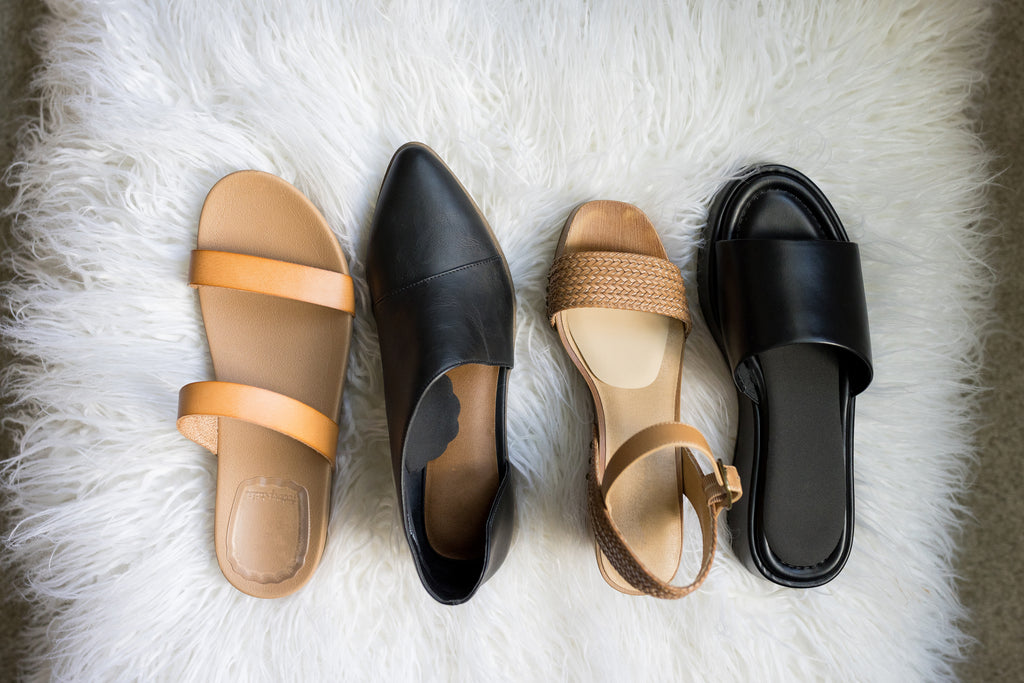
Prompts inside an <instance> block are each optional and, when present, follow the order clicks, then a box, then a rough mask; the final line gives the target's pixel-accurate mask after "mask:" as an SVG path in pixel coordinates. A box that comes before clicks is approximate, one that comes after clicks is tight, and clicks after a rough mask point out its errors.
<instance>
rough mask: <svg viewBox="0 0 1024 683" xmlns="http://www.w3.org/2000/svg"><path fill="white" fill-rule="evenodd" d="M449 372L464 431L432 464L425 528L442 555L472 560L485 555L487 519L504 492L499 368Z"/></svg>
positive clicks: (461, 368)
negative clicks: (498, 437)
mask: <svg viewBox="0 0 1024 683" xmlns="http://www.w3.org/2000/svg"><path fill="white" fill-rule="evenodd" d="M446 374H447V377H448V379H449V380H451V383H452V391H453V393H454V394H455V397H456V398H457V399H458V401H459V432H458V435H457V436H456V437H455V438H454V439H453V440H452V441H451V442H449V444H448V447H447V448H446V449H445V451H444V453H442V454H441V455H440V456H439V457H437V458H435V459H434V460H431V461H430V462H429V463H428V464H427V476H426V484H425V490H424V495H423V497H424V512H423V514H424V525H425V526H426V533H427V540H428V542H429V543H430V545H431V547H432V548H433V549H434V550H435V551H437V553H439V554H440V555H443V556H445V557H448V558H451V559H454V560H469V559H476V558H479V557H480V556H482V555H483V551H484V531H485V527H486V524H487V515H488V513H489V512H490V509H491V504H492V503H493V501H494V496H495V495H496V494H497V492H498V454H497V446H496V441H495V404H496V400H497V392H498V368H497V367H494V366H489V365H479V364H469V365H462V366H459V367H457V368H454V369H452V370H449V371H448V372H447V373H446Z"/></svg>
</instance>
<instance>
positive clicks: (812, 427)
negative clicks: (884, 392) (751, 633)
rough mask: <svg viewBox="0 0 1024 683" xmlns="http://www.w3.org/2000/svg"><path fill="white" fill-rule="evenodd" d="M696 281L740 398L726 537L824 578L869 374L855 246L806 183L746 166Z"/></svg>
mask: <svg viewBox="0 0 1024 683" xmlns="http://www.w3.org/2000/svg"><path fill="white" fill-rule="evenodd" d="M697 279H698V287H699V293H700V306H701V310H702V312H703V313H704V318H705V320H706V321H707V323H708V327H709V328H710V329H711V332H712V334H713V335H714V337H715V340H716V341H717V342H718V346H719V347H720V348H721V349H722V353H723V354H724V355H725V357H726V361H727V362H728V364H729V369H730V370H731V371H732V375H733V380H734V382H735V383H736V387H737V391H738V397H739V427H738V434H737V438H736V455H735V459H734V462H733V464H734V465H735V466H736V468H737V469H738V470H739V473H740V478H741V480H742V483H743V491H744V494H745V495H744V496H743V498H742V499H741V500H740V501H738V502H737V504H736V505H734V506H733V508H732V509H731V510H730V511H729V515H728V520H729V527H730V529H731V531H732V536H733V547H734V549H735V550H736V553H737V555H738V556H739V557H740V559H741V560H743V562H744V564H745V565H746V566H747V568H748V569H750V570H751V571H753V572H755V573H759V574H761V575H763V576H765V577H766V578H768V579H769V580H771V581H774V582H775V583H778V584H781V585H784V586H791V587H794V588H809V587H812V586H820V585H822V584H824V583H826V582H828V581H831V580H832V579H833V578H835V577H836V575H838V574H839V572H840V570H841V569H842V568H843V565H844V564H846V560H847V558H848V557H849V555H850V548H851V547H852V542H853V518H854V515H853V415H854V396H856V395H857V394H859V393H860V392H862V391H863V390H864V389H865V388H866V387H867V386H868V384H869V383H870V382H871V376H872V367H871V345H870V340H869V337H868V319H867V308H866V305H865V302H864V284H863V279H862V276H861V268H860V253H859V250H858V248H857V245H856V244H854V243H852V242H850V241H849V239H848V238H847V236H846V231H845V230H844V229H843V226H842V223H841V222H840V221H839V217H838V216H837V215H836V212H835V210H834V209H833V208H832V206H831V204H829V202H828V200H827V199H826V198H825V195H824V194H822V192H821V190H819V189H818V188H817V187H816V186H815V185H814V183H812V182H811V181H810V180H808V179H807V178H806V177H804V176H803V175H802V174H800V173H799V172H797V171H795V170H794V169H792V168H789V167H786V166H778V165H761V166H755V167H753V168H750V169H747V170H746V171H745V172H744V173H743V175H742V177H741V178H740V179H738V180H735V181H733V182H731V183H729V184H728V185H726V186H725V187H724V188H723V189H722V190H721V191H720V192H719V193H718V195H717V196H716V197H715V201H714V203H713V205H712V207H711V211H710V213H709V216H708V222H707V227H706V229H705V239H704V243H703V246H702V248H701V252H700V255H699V262H698V273H697Z"/></svg>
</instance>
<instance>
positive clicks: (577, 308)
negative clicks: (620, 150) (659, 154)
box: [548, 201, 740, 598]
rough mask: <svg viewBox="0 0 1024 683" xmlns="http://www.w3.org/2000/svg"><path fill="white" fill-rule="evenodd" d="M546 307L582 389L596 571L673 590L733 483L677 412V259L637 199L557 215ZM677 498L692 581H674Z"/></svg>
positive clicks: (681, 297) (710, 534)
mask: <svg viewBox="0 0 1024 683" xmlns="http://www.w3.org/2000/svg"><path fill="white" fill-rule="evenodd" d="M548 315H549V317H550V319H551V324H552V325H553V326H554V327H555V328H556V329H557V330H558V334H559V337H560V338H561V340H562V345H563V346H564V347H565V349H566V351H567V352H568V353H569V356H570V357H571V358H572V361H573V363H574V364H575V365H576V367H577V368H578V369H579V371H580V373H581V374H582V375H583V377H584V378H585V379H586V381H587V384H588V386H589V387H590V392H591V395H592V397H593V399H594V408H595V423H596V424H595V430H596V438H595V441H594V444H593V445H592V450H591V469H590V473H589V475H588V484H587V485H588V492H587V507H588V513H589V516H590V521H591V525H592V527H593V530H594V535H595V540H596V545H597V548H596V550H597V559H598V567H599V568H600V570H601V574H602V575H603V576H604V578H605V580H606V581H607V582H608V583H609V584H610V585H611V586H612V587H614V588H616V589H617V590H619V591H622V592H623V593H628V594H632V595H640V594H647V595H652V596H654V597H659V598H680V597H682V596H684V595H686V594H688V593H690V592H691V591H693V590H694V589H695V588H697V586H699V585H700V584H701V582H703V580H704V578H705V577H706V576H707V572H708V570H709V569H710V568H711V561H712V559H713V557H714V553H715V546H716V531H717V517H718V513H719V512H720V511H721V510H724V509H726V508H728V507H729V506H731V505H732V503H733V502H734V501H735V500H737V499H738V498H739V496H740V486H739V477H738V476H737V474H736V471H735V469H734V468H732V467H727V466H725V465H724V464H722V462H721V461H716V460H715V459H714V458H713V456H712V455H711V451H710V449H709V447H708V445H707V443H706V441H705V440H704V437H703V436H702V435H701V434H700V432H698V431H697V430H696V429H695V428H693V427H691V426H689V425H684V424H681V423H680V422H679V401H680V381H681V374H682V363H683V346H684V343H685V341H686V336H687V334H688V333H689V331H690V315H689V310H688V308H687V304H686V295H685V292H684V289H683V280H682V276H681V275H680V274H679V269H678V268H676V267H675V266H674V265H673V264H672V263H671V262H670V261H669V260H668V256H667V254H666V253H665V249H664V247H663V246H662V244H661V240H660V239H659V238H658V234H657V232H656V231H655V229H654V226H653V225H651V222H650V220H648V218H647V216H645V215H644V213H643V212H642V211H640V209H638V208H636V207H635V206H632V205H630V204H624V203H622V202H612V201H595V202H587V203H586V204H583V205H581V206H579V207H578V208H577V209H576V210H575V211H574V212H573V213H572V215H570V216H569V219H568V221H567V222H566V225H565V229H564V230H563V231H562V236H561V239H560V241H559V243H558V249H557V251H556V253H555V261H554V263H553V264H552V266H551V272H550V275H549V278H548ZM684 497H686V498H687V499H689V501H690V503H691V505H693V507H694V509H695V510H696V512H697V518H698V520H699V521H700V525H701V532H702V534H703V537H704V553H703V559H702V562H701V568H700V571H699V573H698V574H697V577H696V578H695V579H694V581H693V582H692V583H691V584H690V585H687V586H675V585H672V584H671V583H670V582H671V581H672V580H673V578H674V577H675V574H676V572H677V570H678V569H679V563H680V558H681V555H682V547H683V507H684V506H683V498H684Z"/></svg>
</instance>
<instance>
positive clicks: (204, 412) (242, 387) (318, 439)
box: [178, 382, 338, 465]
mask: <svg viewBox="0 0 1024 683" xmlns="http://www.w3.org/2000/svg"><path fill="white" fill-rule="evenodd" d="M221 417H228V418H234V419H236V420H243V421H245V422H250V423H252V424H257V425H260V426H261V427H266V428H267V429H273V430H274V431H276V432H280V433H282V434H285V435H287V436H290V437H292V438H293V439H295V440H296V441H300V442H302V443H304V444H306V445H307V446H309V447H310V448H312V449H313V450H315V451H316V452H317V453H319V454H320V455H322V456H324V457H325V458H327V461H328V462H330V463H331V465H333V464H334V451H335V448H336V446H337V441H338V424H337V423H336V422H335V421H334V420H332V419H331V418H329V417H327V416H326V415H324V414H323V413H321V412H320V411H318V410H316V409H314V408H311V407H309V406H307V405H306V404H305V403H302V402H301V401H296V400H295V399H294V398H291V397H289V396H285V395H283V394H278V393H276V392H273V391H270V390H269V389H261V388H260V387H252V386H249V385H246V384H234V383H232V382H193V383H191V384H186V385H185V386H183V387H182V388H181V391H180V392H179V393H178V430H179V431H180V432H181V433H182V434H184V435H185V436H186V437H188V438H189V439H191V440H193V441H195V442H196V443H198V444H199V445H200V446H203V447H204V448H207V449H209V450H210V452H212V453H214V454H216V453H217V432H218V428H219V418H221Z"/></svg>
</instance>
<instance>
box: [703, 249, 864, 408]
mask: <svg viewBox="0 0 1024 683" xmlns="http://www.w3.org/2000/svg"><path fill="white" fill-rule="evenodd" d="M716 251H717V254H716V256H717V265H718V271H719V277H720V278H723V279H724V280H725V281H728V282H729V283H730V284H729V286H728V287H723V288H722V290H721V292H720V299H719V302H720V303H721V308H720V312H719V314H720V315H721V316H722V317H723V319H722V328H723V329H724V330H728V331H729V332H728V334H726V335H725V347H726V355H727V356H728V359H729V365H730V367H731V368H732V369H733V371H734V372H735V371H736V370H737V366H739V365H740V364H741V363H742V362H743V361H744V360H746V359H748V358H751V357H753V356H755V355H757V354H759V353H762V352H764V351H768V350H771V349H774V348H778V347H781V346H785V345H787V344H829V345H831V346H834V347H836V348H837V349H841V350H842V352H843V353H844V354H845V356H846V361H845V362H846V365H847V372H848V373H849V375H850V386H851V389H852V390H853V393H854V394H858V393H860V392H861V391H863V390H864V389H865V388H867V386H868V384H869V383H870V382H871V360H870V358H871V341H870V339H869V338H868V314H867V308H866V306H865V303H864V283H863V279H862V276H861V271H860V251H859V249H858V248H857V245H856V244H854V243H852V242H833V241H824V240H755V239H748V240H726V241H723V242H720V243H719V244H718V245H717V249H716Z"/></svg>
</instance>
